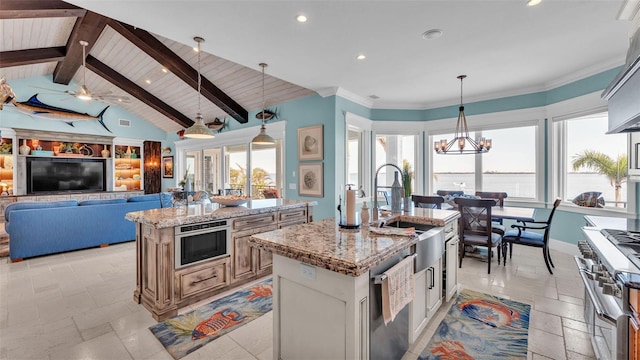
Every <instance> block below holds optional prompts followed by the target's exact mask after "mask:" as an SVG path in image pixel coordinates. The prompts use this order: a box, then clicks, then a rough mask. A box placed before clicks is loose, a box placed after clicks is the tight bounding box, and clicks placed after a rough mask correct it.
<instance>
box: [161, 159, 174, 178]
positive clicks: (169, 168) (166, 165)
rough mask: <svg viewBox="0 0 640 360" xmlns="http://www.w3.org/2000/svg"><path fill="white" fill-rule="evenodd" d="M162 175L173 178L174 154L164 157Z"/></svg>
mask: <svg viewBox="0 0 640 360" xmlns="http://www.w3.org/2000/svg"><path fill="white" fill-rule="evenodd" d="M162 177H163V178H173V156H163V157H162Z"/></svg>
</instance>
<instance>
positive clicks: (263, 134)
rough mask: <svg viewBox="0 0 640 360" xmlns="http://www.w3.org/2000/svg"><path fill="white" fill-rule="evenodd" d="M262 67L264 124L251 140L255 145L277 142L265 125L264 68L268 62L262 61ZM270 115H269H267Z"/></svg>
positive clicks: (262, 116)
mask: <svg viewBox="0 0 640 360" xmlns="http://www.w3.org/2000/svg"><path fill="white" fill-rule="evenodd" d="M260 66H261V67H262V114H261V116H260V118H261V119H262V126H260V133H259V134H258V135H257V136H256V137H254V138H253V140H251V143H252V144H254V145H273V144H275V143H276V141H275V140H273V138H272V137H271V136H269V135H267V129H266V128H265V126H264V122H265V110H266V109H265V106H264V105H265V100H264V68H266V67H267V64H265V63H260ZM267 116H268V115H267Z"/></svg>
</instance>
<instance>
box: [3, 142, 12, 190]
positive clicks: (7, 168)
mask: <svg viewBox="0 0 640 360" xmlns="http://www.w3.org/2000/svg"><path fill="white" fill-rule="evenodd" d="M0 139H1V140H2V141H1V142H0V194H2V195H12V194H13V164H14V161H13V160H14V156H13V139H12V138H4V137H3V138H0Z"/></svg>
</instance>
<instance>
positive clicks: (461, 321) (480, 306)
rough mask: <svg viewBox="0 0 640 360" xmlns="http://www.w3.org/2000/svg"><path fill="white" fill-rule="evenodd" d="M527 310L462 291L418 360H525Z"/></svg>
mask: <svg viewBox="0 0 640 360" xmlns="http://www.w3.org/2000/svg"><path fill="white" fill-rule="evenodd" d="M530 310H531V306H530V305H527V304H523V303H520V302H517V301H513V300H506V299H502V298H499V297H495V296H492V295H487V294H483V293H479V292H475V291H471V290H463V291H462V292H461V293H460V294H459V295H458V298H457V299H456V302H455V304H453V306H451V308H450V309H449V312H448V313H447V315H446V316H445V318H444V319H443V320H442V322H441V323H440V325H439V326H438V328H437V329H436V332H435V334H434V335H433V337H432V338H431V340H430V341H429V344H428V345H427V347H426V348H425V349H424V350H423V351H422V354H420V357H419V359H420V360H426V359H526V358H527V336H528V333H529V312H530Z"/></svg>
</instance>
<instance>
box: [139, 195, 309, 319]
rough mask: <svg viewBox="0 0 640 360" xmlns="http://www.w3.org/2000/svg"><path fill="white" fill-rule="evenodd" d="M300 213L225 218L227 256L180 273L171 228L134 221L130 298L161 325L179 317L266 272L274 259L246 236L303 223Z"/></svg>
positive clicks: (302, 212) (305, 214)
mask: <svg viewBox="0 0 640 360" xmlns="http://www.w3.org/2000/svg"><path fill="white" fill-rule="evenodd" d="M300 209H301V208H294V209H284V210H279V211H277V210H276V211H271V212H267V213H262V214H256V215H246V216H238V217H232V218H230V219H229V221H230V223H231V246H230V249H228V252H229V256H225V257H222V258H217V259H213V260H210V261H205V262H199V263H197V264H193V265H188V266H184V267H181V268H179V269H176V267H175V230H174V228H173V227H171V228H160V229H156V228H154V227H153V226H150V225H146V224H142V223H136V268H137V273H136V274H137V276H136V290H135V291H134V295H133V298H134V300H135V301H136V302H137V303H142V304H143V305H144V307H145V308H147V309H148V310H149V311H150V312H151V314H152V315H153V317H154V319H156V320H158V321H162V320H164V319H167V318H169V317H173V316H175V315H177V313H178V309H180V308H183V307H185V306H187V305H190V304H193V303H194V302H197V301H200V300H202V299H205V298H207V297H210V296H212V295H215V294H217V293H219V292H222V291H225V290H228V289H229V288H230V287H235V286H239V285H241V284H243V283H246V282H249V281H252V280H255V279H257V278H258V277H260V276H263V275H266V274H269V273H270V272H271V271H272V267H273V255H272V254H271V252H270V251H266V250H261V249H257V248H254V247H252V246H250V245H249V238H250V237H251V235H254V234H258V233H261V232H267V231H272V230H276V229H278V228H280V227H282V226H287V225H291V224H298V223H304V222H307V219H308V216H309V215H308V214H309V210H307V206H305V207H304V208H302V209H304V210H300ZM166 210H169V209H166ZM280 219H282V221H283V222H282V223H280Z"/></svg>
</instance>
